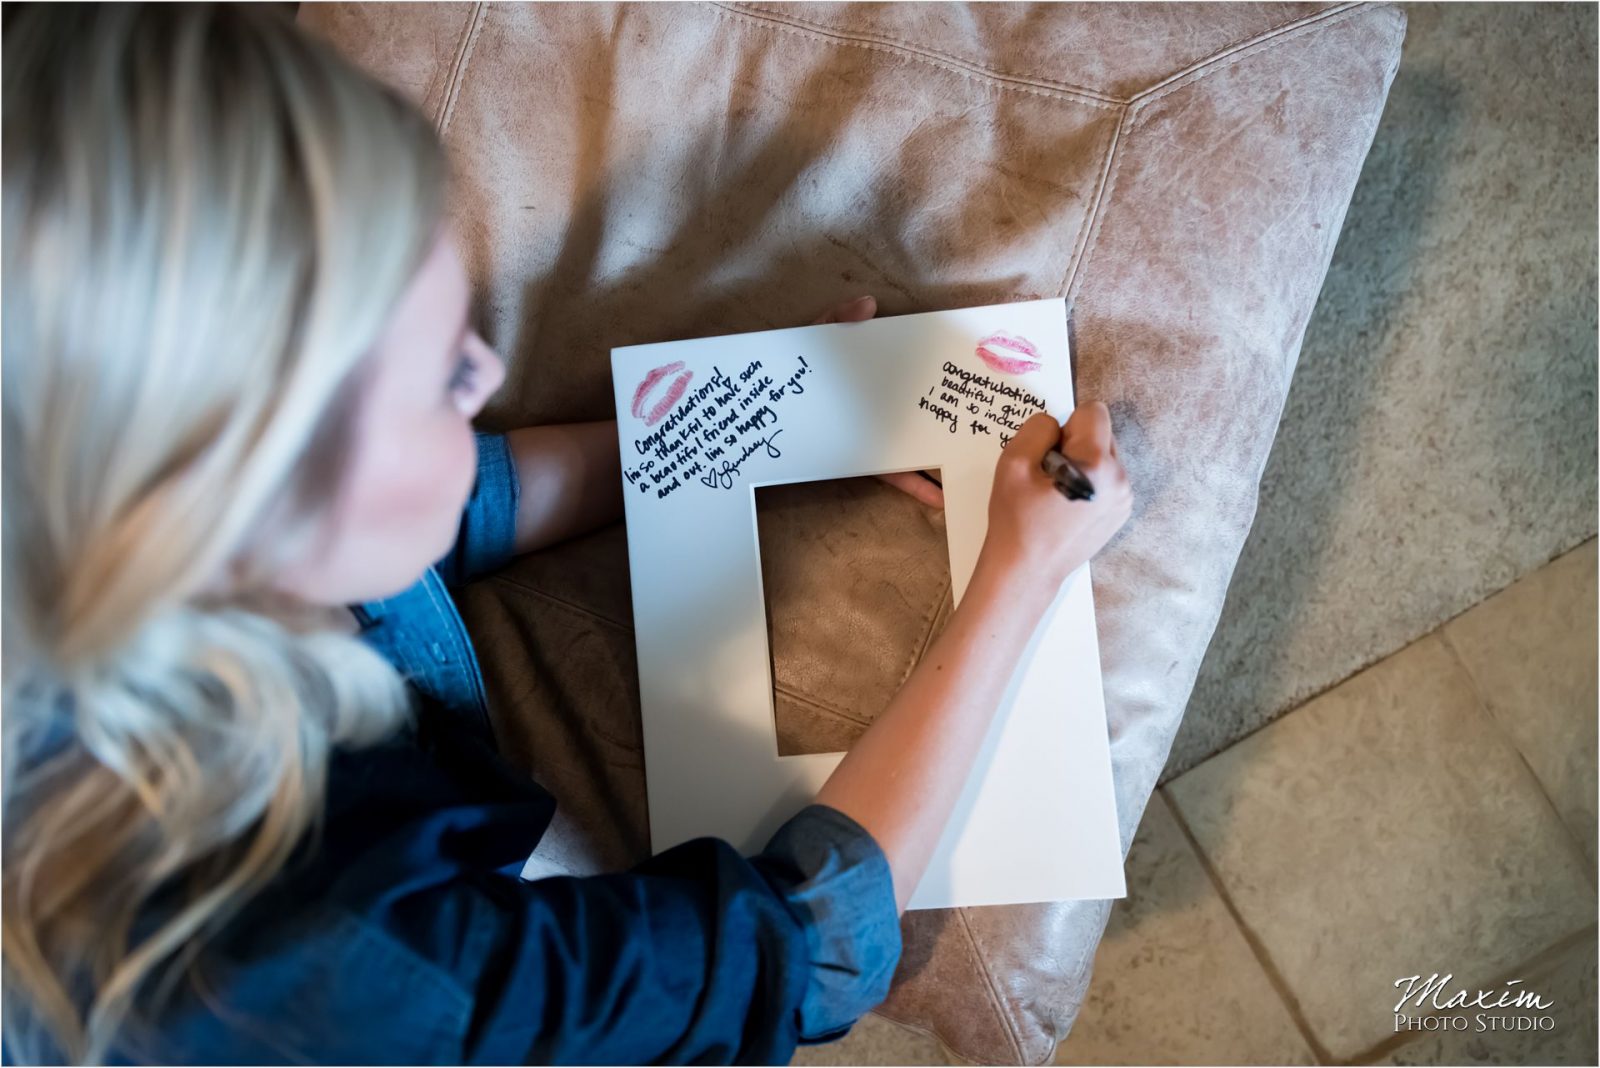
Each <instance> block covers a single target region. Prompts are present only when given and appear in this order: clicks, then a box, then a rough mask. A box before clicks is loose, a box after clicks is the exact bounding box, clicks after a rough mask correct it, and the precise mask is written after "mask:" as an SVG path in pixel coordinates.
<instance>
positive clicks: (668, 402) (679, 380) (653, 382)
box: [633, 360, 694, 426]
mask: <svg viewBox="0 0 1600 1068" xmlns="http://www.w3.org/2000/svg"><path fill="white" fill-rule="evenodd" d="M679 372H682V373H681V374H680V373H679ZM668 375H677V377H676V378H673V379H671V380H670V381H668V382H667V385H666V389H665V390H664V391H662V390H657V389H656V387H657V386H659V385H660V384H661V382H662V381H663V380H664V379H666V378H667V376H668ZM692 378H694V372H693V371H685V370H684V369H683V361H682V360H673V361H672V362H671V363H667V364H662V365H661V366H660V367H657V368H656V369H655V370H654V371H651V372H650V373H649V374H647V375H645V376H644V381H643V382H640V383H639V388H638V389H636V390H634V391H633V417H634V418H635V419H643V420H644V425H645V426H655V425H656V424H657V423H659V422H661V420H662V417H664V416H665V415H666V414H667V413H668V412H670V411H672V406H673V405H674V404H677V403H678V398H679V397H682V396H683V391H684V390H686V389H688V388H689V380H690V379H692ZM652 392H656V393H660V394H661V399H660V400H659V401H657V402H656V403H655V404H653V405H651V407H650V409H649V411H646V410H645V401H646V399H648V398H649V396H650V394H651V393H652Z"/></svg>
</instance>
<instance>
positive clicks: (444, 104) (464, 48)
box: [434, 0, 484, 137]
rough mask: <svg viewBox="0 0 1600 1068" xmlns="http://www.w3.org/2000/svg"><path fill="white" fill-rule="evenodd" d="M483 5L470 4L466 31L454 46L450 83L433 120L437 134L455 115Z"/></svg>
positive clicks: (481, 26) (470, 59)
mask: <svg viewBox="0 0 1600 1068" xmlns="http://www.w3.org/2000/svg"><path fill="white" fill-rule="evenodd" d="M483 13H484V5H483V2H482V0H479V2H478V3H476V4H474V5H472V17H471V18H470V19H468V20H467V28H466V32H465V33H463V34H462V35H461V43H460V44H459V45H457V46H456V58H455V62H454V63H453V64H452V68H451V71H450V84H449V85H448V86H447V87H446V89H445V94H444V99H443V100H442V101H440V102H439V116H438V118H437V119H435V120H434V125H435V126H436V127H438V129H439V136H440V137H443V136H444V132H445V131H446V130H448V129H449V128H450V120H451V119H452V118H454V117H455V113H456V99H457V98H458V97H460V95H461V85H462V83H463V82H465V81H466V79H467V64H468V63H470V62H471V61H472V48H473V46H474V45H476V44H477V43H478V31H480V30H482V29H483Z"/></svg>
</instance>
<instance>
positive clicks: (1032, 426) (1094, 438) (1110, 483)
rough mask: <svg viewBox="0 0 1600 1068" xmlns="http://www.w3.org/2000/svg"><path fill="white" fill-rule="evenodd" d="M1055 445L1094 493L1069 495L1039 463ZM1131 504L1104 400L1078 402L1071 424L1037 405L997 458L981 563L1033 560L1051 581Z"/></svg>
mask: <svg viewBox="0 0 1600 1068" xmlns="http://www.w3.org/2000/svg"><path fill="white" fill-rule="evenodd" d="M1052 445H1054V446H1056V447H1057V448H1059V449H1060V450H1061V451H1062V453H1064V454H1065V455H1066V457H1067V458H1068V459H1069V460H1071V461H1072V462H1073V463H1074V464H1076V465H1077V466H1078V469H1079V470H1080V471H1082V472H1083V473H1084V474H1085V475H1087V476H1088V478H1089V481H1090V482H1092V483H1094V500H1092V501H1071V500H1068V499H1067V498H1066V497H1065V496H1064V495H1063V494H1062V493H1061V491H1059V490H1057V489H1056V488H1055V483H1054V482H1053V481H1052V480H1051V478H1050V476H1049V475H1047V474H1045V472H1044V468H1043V467H1042V466H1041V465H1042V464H1043V462H1044V454H1045V453H1046V452H1048V451H1049V450H1050V447H1051V446H1052ZM1132 512H1133V490H1132V489H1131V488H1130V487H1129V485H1128V474H1127V472H1126V471H1124V470H1123V468H1122V461H1121V460H1120V459H1118V458H1117V442H1116V439H1115V438H1114V437H1112V434H1111V413H1110V412H1109V411H1107V410H1106V406H1105V405H1104V404H1102V403H1100V402H1099V401H1088V402H1085V403H1083V404H1080V405H1078V407H1077V409H1076V410H1075V411H1073V413H1072V414H1071V415H1069V416H1068V417H1067V422H1066V425H1065V426H1062V425H1061V424H1059V423H1057V422H1056V420H1055V417H1054V416H1052V415H1050V413H1048V412H1035V413H1034V414H1033V415H1032V416H1031V417H1029V418H1028V419H1027V420H1026V421H1025V422H1024V423H1023V424H1022V426H1021V428H1019V429H1018V431H1017V435H1016V437H1014V438H1012V439H1011V441H1010V442H1009V443H1008V444H1007V445H1006V447H1005V451H1004V452H1002V453H1001V454H1000V459H999V461H998V462H997V464H996V465H995V472H994V485H993V487H992V488H991V490H990V492H989V530H988V533H987V535H986V536H985V538H984V543H983V550H982V552H981V553H980V554H979V562H980V563H988V564H989V565H991V566H993V567H997V568H999V569H1000V570H1002V571H1010V570H1012V569H1014V568H1019V567H1020V568H1027V569H1029V570H1030V571H1031V572H1033V573H1035V574H1037V575H1039V576H1040V579H1041V581H1048V582H1050V583H1052V584H1053V585H1059V584H1060V583H1061V582H1064V581H1065V580H1066V578H1067V576H1068V575H1070V574H1072V572H1074V571H1076V570H1077V569H1078V567H1079V566H1080V565H1081V564H1083V563H1084V562H1085V561H1087V560H1088V559H1089V558H1090V557H1091V556H1093V555H1094V554H1095V553H1097V552H1099V551H1100V549H1101V547H1102V546H1104V545H1105V543H1106V542H1108V541H1110V540H1111V536H1112V535H1113V534H1115V533H1116V532H1117V531H1118V530H1119V529H1121V527H1122V524H1123V523H1125V522H1127V519H1128V516H1129V515H1130V514H1132Z"/></svg>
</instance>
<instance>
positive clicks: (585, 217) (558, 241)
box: [299, 3, 1405, 1064]
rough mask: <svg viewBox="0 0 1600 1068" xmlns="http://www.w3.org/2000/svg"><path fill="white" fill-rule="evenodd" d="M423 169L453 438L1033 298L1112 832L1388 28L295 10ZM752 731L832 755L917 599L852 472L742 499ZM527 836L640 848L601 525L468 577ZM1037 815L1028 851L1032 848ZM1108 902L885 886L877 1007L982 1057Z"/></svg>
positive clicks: (1236, 512)
mask: <svg viewBox="0 0 1600 1068" xmlns="http://www.w3.org/2000/svg"><path fill="white" fill-rule="evenodd" d="M299 17H300V19H301V21H302V22H303V23H306V24H308V25H309V26H311V27H312V28H313V29H315V30H317V31H319V32H322V33H324V34H325V35H327V36H328V37H330V38H331V39H332V40H333V41H335V42H336V43H337V45H338V46H339V47H340V48H341V49H342V50H343V51H345V52H346V53H347V54H348V55H350V56H352V57H353V58H354V59H355V60H356V61H357V62H359V63H360V64H362V65H364V66H365V67H366V68H368V69H370V70H371V71H373V72H374V73H376V74H377V75H378V76H379V77H381V78H383V79H385V80H387V81H389V82H391V83H393V84H395V85H397V86H399V87H401V88H402V89H404V90H405V91H406V92H407V93H409V94H410V95H411V96H412V97H413V98H414V99H416V100H417V101H419V102H420V104H421V105H422V107H423V108H424V109H425V110H426V111H427V113H428V114H430V115H432V116H433V117H434V119H435V121H436V122H437V124H438V126H439V129H440V130H441V131H442V132H443V134H444V137H445V139H446V140H447V142H448V143H449V145H450V147H451V150H452V153H453V155H454V158H455V160H456V163H457V166H458V168H459V177H460V185H459V187H458V188H457V190H456V193H457V195H456V197H455V199H454V201H453V205H452V211H453V213H454V217H455V219H456V221H457V222H458V224H459V225H460V228H461V232H462V234H463V235H464V237H465V238H466V240H467V242H468V244H469V246H470V249H469V256H470V257H471V259H470V266H471V269H472V271H473V275H474V283H475V287H476V292H477V297H478V302H479V304H478V312H479V314H478V319H477V321H478V324H479V326H480V329H481V330H482V333H483V335H484V337H485V338H486V339H487V340H488V341H489V342H490V343H491V344H494V345H495V346H497V348H498V349H499V351H500V352H501V354H502V355H503V356H505V357H506V359H507V361H508V364H509V372H510V373H509V378H508V382H507V385H506V387H505V388H504V389H503V390H502V391H501V394H500V396H499V398H498V399H497V403H496V404H494V405H492V406H491V409H490V411H489V412H487V413H486V415H485V418H484V419H483V420H482V421H481V425H482V426H483V427H484V428H486V429H506V428H509V427H512V426H518V425H524V424H531V423H544V422H566V421H575V420H588V419H605V418H611V417H612V416H613V415H614V413H613V411H612V408H611V404H612V401H611V396H612V395H611V389H610V370H609V368H610V361H609V350H610V349H611V347H613V346H618V345H627V344H634V343H640V342H649V341H661V340H666V339H672V338H681V337H693V336H697V335H709V334H725V333H734V332H741V331H747V330H759V329H766V328H772V327H780V326H795V325H801V324H803V323H806V322H809V321H810V320H811V319H812V318H814V317H815V316H816V315H818V314H820V313H821V312H822V311H823V310H824V309H825V308H827V307H828V306H830V305H831V304H833V303H835V302H837V301H840V300H843V299H845V298H848V297H853V296H855V295H857V294H860V293H872V294H875V295H876V296H877V297H878V300H879V306H880V312H879V314H881V315H894V314H899V313H905V312H914V311H928V310H933V309H938V308H952V307H961V306H967V305H979V304H990V303H999V302H1003V301H1010V300H1028V299H1034V298H1038V297H1045V296H1057V295H1066V296H1068V297H1069V298H1070V299H1069V307H1070V308H1071V309H1072V325H1073V334H1074V338H1075V346H1076V381H1077V389H1078V394H1079V396H1080V397H1081V398H1084V399H1101V400H1104V401H1106V402H1107V403H1108V404H1109V405H1110V408H1111V412H1112V416H1113V418H1114V420H1115V424H1116V433H1117V436H1118V440H1119V443H1120V452H1121V453H1122V454H1123V456H1124V459H1125V462H1126V464H1127V467H1128V470H1129V474H1130V477H1131V479H1132V481H1133V485H1134V488H1135V491H1136V492H1137V494H1138V504H1137V507H1136V510H1135V512H1134V516H1133V518H1132V520H1131V521H1130V522H1129V524H1128V525H1127V527H1126V528H1124V530H1123V531H1122V532H1121V534H1119V536H1118V537H1117V538H1116V540H1114V541H1113V542H1112V543H1111V545H1110V546H1109V547H1107V549H1106V550H1105V551H1104V552H1103V553H1102V554H1101V555H1100V556H1099V557H1098V558H1097V559H1096V560H1095V563H1094V566H1093V575H1094V591H1095V599H1096V604H1097V612H1098V620H1099V628H1100V640H1101V657H1102V661H1103V664H1104V672H1105V691H1106V703H1107V709H1108V716H1109V721H1110V723H1109V729H1110V735H1111V743H1112V760H1113V767H1114V773H1115V778H1116V785H1117V799H1118V805H1119V817H1120V823H1121V828H1122V840H1123V846H1124V849H1125V850H1126V848H1127V845H1128V844H1129V843H1130V842H1131V840H1132V837H1133V832H1134V829H1135V828H1136V827H1137V825H1138V823H1139V819H1140V816H1141V814H1142V813H1143V811H1144V806H1145V802H1146V801H1147V799H1148V798H1149V795H1150V792H1151V790H1152V789H1153V788H1154V786H1155V783H1156V778H1157V775H1158V774H1159V772H1160V770H1161V768H1162V765H1163V763H1164V761H1165V758H1166V755H1167V751H1168V748H1169V746H1170V744H1171V742H1172V738H1173V735H1174V733H1175V732H1176V730H1177V727H1178V721H1179V718H1180V717H1181V715H1182V713H1183V709H1184V704H1185V702H1186V701H1187V699H1188V696H1189V691H1190V688H1191V686H1192V684H1193V681H1194V677H1195V673H1196V671H1197V670H1198V668H1199V665H1200V661H1201V656H1202V654H1203V653H1204V651H1205V647H1206V643H1207V642H1208V641H1209V639H1210V636H1211V633H1212V629H1213V627H1214V626H1215V624H1216V620H1217V616H1218V613H1219V611H1220V609H1221V607H1222V601H1223V595H1224V594H1225V592H1226V590H1227V587H1228V580H1229V576H1230V574H1231V572H1232V570H1233V566H1234V563H1235V560H1236V558H1237V556H1238V553H1239V549H1240V547H1241V545H1242V543H1243V541H1244V538H1245V534H1246V532H1247V531H1248V529H1249V527H1250V522H1251V519H1252V516H1253V514H1254V509H1255V501H1256V487H1257V481H1258V478H1259V476H1260V474H1261V470H1262V467H1263V464H1264V463H1265V461H1266V457H1267V452H1268V449H1269V448H1270V446H1271V443H1272V439H1273V435H1274V432H1275V430H1276V426H1277V422H1278V417H1279V414H1280V412H1281V410H1282V405H1283V400H1284V395H1285V391H1286V390H1287V388H1288V385H1289V379H1290V375H1291V374H1292V372H1293V370H1294V366H1295V360H1296V357H1297V356H1298V354H1299V350H1300V341H1301V336H1302V333H1303V331H1304V329H1305V325H1306V321H1307V318H1308V317H1309V315H1310V313H1311V309H1312V306H1313V304H1314V303H1315V301H1316V298H1317V292H1318V289H1319V288H1320V286H1321V284H1322V280H1323V276H1324V272H1325V270H1326V268H1327V264H1328V260H1329V257H1330V256H1331V254H1332V252H1333V247H1334V242H1335V240H1336V239H1337V237H1338V235H1339V230H1340V225H1341V223H1342V221H1343V219H1344V214H1345V209H1346V206H1347V204H1348V201H1349V197H1350V194H1351V191H1352V189H1353V187H1354V185H1355V182H1356V177H1357V175H1358V173H1359V171H1360V168H1361V163H1362V160H1363V158H1364V157H1365V155H1366V152H1367V149H1368V147H1369V145H1370V144H1371V140H1372V136H1373V133H1374V131H1375V129H1376V127H1377V123H1378V118H1379V114H1380V112H1381V111H1382V108H1383V102H1384V98H1385V96H1386V94H1387V92H1388V88H1389V83H1390V80H1391V79H1392V77H1393V75H1394V72H1395V68H1396V66H1397V64H1398V62H1399V58H1400V44H1401V40H1402V38H1403V36H1404V32H1405V17H1404V15H1403V14H1402V13H1401V12H1400V11H1399V10H1398V9H1397V8H1395V7H1392V6H1388V5H1376V6H1374V5H1343V4H1335V5H1324V4H1251V5H1237V6H1236V5H1219V6H1209V5H1193V6H1190V5H1182V4H1178V5H1144V4H1138V5H1129V6H1115V5H1105V6H1102V5H1094V4H1089V5H1049V4H1046V5H1031V4H977V5H972V6H966V5H945V4H859V5H852V4H784V5H777V4H773V5H768V4H709V3H708V4H642V5H627V4H623V5H611V4H594V5H589V4H576V5H569V4H555V5H548V6H547V5H527V6H524V5H512V4H506V5H489V6H483V5H475V4H461V5H453V4H415V5H412V4H405V5H394V6H391V5H365V4H350V5H346V4H313V5H306V6H304V7H302V9H301V12H300V16H299ZM761 503H762V513H761V514H762V519H761V536H762V558H763V569H764V573H765V581H766V589H767V592H768V596H769V600H770V602H771V626H772V631H773V648H774V672H775V674H774V678H775V679H776V685H777V701H778V707H779V720H780V723H779V726H780V737H781V739H782V744H783V745H784V746H785V747H786V751H788V752H803V751H836V750H839V749H843V748H846V747H847V746H848V745H849V744H850V742H851V740H852V739H853V738H854V737H856V736H857V735H858V734H859V733H860V731H861V730H862V729H863V728H864V726H865V725H866V724H867V723H869V722H871V720H872V717H873V715H874V714H875V712H876V711H877V709H879V708H881V707H882V706H883V705H884V704H885V702H886V701H887V700H888V698H889V696H890V695H891V694H892V693H893V692H894V691H895V689H896V688H897V687H898V686H899V684H900V682H901V681H902V680H903V679H904V678H905V676H906V675H907V674H908V673H909V671H910V670H911V668H912V666H913V665H914V664H915V662H916V659H917V657H918V656H919V655H920V653H921V651H922V650H923V649H924V648H925V647H926V646H927V643H928V641H929V639H930V638H931V637H932V635H933V634H934V633H936V632H937V630H938V628H940V627H941V626H942V625H943V623H944V620H945V618H946V617H947V615H948V613H949V611H950V587H949V580H948V568H947V566H946V564H945V563H944V557H943V553H944V541H943V531H942V527H941V516H940V515H939V514H938V513H936V512H933V511H931V510H929V509H927V508H925V507H923V506H922V505H920V504H917V503H916V502H914V501H912V500H911V499H910V498H908V497H904V496H902V495H900V494H898V493H897V492H896V491H894V490H890V489H888V488H887V487H885V486H882V485H881V484H878V483H876V482H873V481H871V480H865V479H856V480H850V481H847V482H842V483H823V484H817V485H808V486H794V487H785V488H783V489H781V490H776V491H773V492H772V493H771V495H770V496H769V495H768V494H767V493H765V492H764V493H763V495H762V502H761ZM460 600H461V604H462V608H463V612H464V614H465V616H466V619H467V623H468V625H469V627H470V628H471V629H472V632H473V635H474V638H475V640H476V641H477V644H478V647H479V650H480V655H481V658H482V660H483V664H484V669H485V672H486V674H487V676H488V682H489V686H490V698H491V703H492V704H493V705H494V707H495V710H496V716H497V723H496V728H497V730H498V732H499V733H500V737H501V740H502V744H503V746H504V747H505V748H506V750H507V751H508V752H509V753H510V754H512V755H513V756H514V757H516V758H517V759H519V760H520V761H521V762H522V763H523V764H524V766H525V767H527V768H528V769H529V770H530V771H531V772H532V773H533V774H534V775H535V776H536V777H538V778H539V779H540V780H541V781H542V782H543V783H544V784H545V785H546V786H547V787H549V788H550V789H551V790H552V791H553V792H554V793H555V795H556V797H557V798H558V799H559V801H560V804H561V806H562V807H561V811H560V813H559V814H558V817H557V821H556V824H555V825H554V826H553V828H552V829H551V831H550V833H549V835H548V837H547V840H546V842H545V843H543V844H542V845H541V849H540V852H541V854H544V855H546V856H547V859H548V861H549V863H550V864H551V866H552V869H553V870H563V869H564V870H569V871H573V872H577V873H589V872H594V871H599V870H605V869H615V868H620V867H625V866H628V865H630V864H632V863H634V862H636V861H638V860H640V859H642V858H643V857H644V856H645V855H646V854H647V853H648V834H647V826H648V823H647V813H646V808H645V802H644V779H643V768H642V760H641V756H640V752H641V745H640V737H639V720H638V694H637V689H636V682H635V679H636V675H635V668H634V646H633V636H632V633H631V630H630V599H629V590H628V575H627V554H626V542H625V539H624V535H623V529H622V526H621V524H617V525H614V526H612V527H610V528H608V529H606V530H603V531H600V532H598V533H596V534H594V535H592V536H588V537H584V538H580V539H575V540H573V541H570V542H567V543H565V544H563V545H560V546H557V547H554V548H552V549H549V550H546V551H544V552H540V553H535V554H532V555H529V556H527V557H524V558H521V559H519V560H517V561H514V562H513V563H512V564H511V565H509V566H508V567H506V568H505V569H504V570H503V571H502V572H501V573H499V574H498V575H496V576H494V577H492V578H489V579H487V580H485V581H482V582H480V583H477V584H475V585H474V586H472V587H470V588H468V589H467V590H465V591H463V593H462V594H461V598H460ZM1035 848H1038V849H1050V848H1052V843H1051V842H1049V841H1039V842H1036V843H1035ZM1108 911H1109V903H1108V902H1097V901H1083V902H1066V903H1056V904H1040V905H1026V906H1012V907H1004V908H975V909H960V910H938V911H924V912H912V913H908V914H907V915H906V917H905V920H904V935H905V953H904V958H903V960H902V962H901V966H900V970H899V973H898V975H897V979H896V986H895V990H894V992H893V994H892V995H891V996H890V998H889V1000H888V1001H887V1002H886V1003H885V1004H884V1005H883V1006H882V1008H881V1009H880V1010H879V1011H880V1012H881V1013H882V1015H884V1016H886V1017H889V1018H891V1019H894V1020H898V1021H900V1022H903V1023H906V1024H910V1025H913V1026H916V1027H920V1028H924V1029H927V1030H928V1031H931V1032H933V1033H935V1034H937V1035H938V1036H939V1037H940V1038H941V1039H943V1040H944V1041H945V1042H946V1043H947V1044H948V1045H949V1046H950V1047H951V1048H952V1049H953V1050H954V1051H955V1052H957V1053H958V1054H960V1055H961V1056H963V1057H966V1058H969V1059H971V1060H976V1061H980V1062H987V1063H996V1064H1001V1063H1011V1064H1018V1063H1021V1064H1040V1063H1044V1062H1046V1061H1048V1060H1049V1059H1050V1058H1051V1056H1052V1054H1053V1052H1054V1049H1055V1045H1056V1043H1057V1041H1058V1040H1059V1039H1061V1038H1062V1037H1063V1036H1064V1035H1065V1034H1066V1033H1067V1030H1068V1028H1069V1027H1070V1026H1071V1024H1072V1021H1073V1018H1074V1017H1075V1015H1076V1013H1077V1010H1078V1006H1079V1004H1080V1003H1081V1001H1082V999H1083V996H1084V993H1085V989H1086V987H1087V985H1088V982H1089V976H1090V969H1091V965H1092V962H1093V960H1094V952H1095V947H1096V944H1097V943H1098V941H1099V938H1100V934H1101V931H1102V929H1103V927H1104V924H1105V921H1106V917H1107V914H1108Z"/></svg>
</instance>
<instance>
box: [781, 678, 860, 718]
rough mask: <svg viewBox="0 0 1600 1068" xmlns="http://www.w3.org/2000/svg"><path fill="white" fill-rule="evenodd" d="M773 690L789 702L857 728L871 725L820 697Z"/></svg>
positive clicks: (788, 689)
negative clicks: (832, 716)
mask: <svg viewBox="0 0 1600 1068" xmlns="http://www.w3.org/2000/svg"><path fill="white" fill-rule="evenodd" d="M773 689H774V690H776V691H777V692H778V693H781V694H783V696H785V697H787V698H789V700H791V701H797V702H799V703H800V704H803V705H810V706H811V707H812V708H815V709H816V710H817V711H819V712H827V713H829V714H831V715H835V716H838V717H839V718H840V719H844V720H849V721H850V722H851V723H854V724H856V725H857V726H861V727H870V726H871V725H872V724H871V723H870V722H868V721H867V720H864V719H862V718H861V717H859V716H853V715H851V714H850V713H849V712H846V711H845V710H844V709H842V708H835V707H834V706H833V705H831V704H829V703H828V702H827V701H824V700H823V699H822V698H820V697H812V696H811V695H810V694H805V693H799V692H798V691H795V690H792V689H790V688H789V687H787V686H774V687H773Z"/></svg>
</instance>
